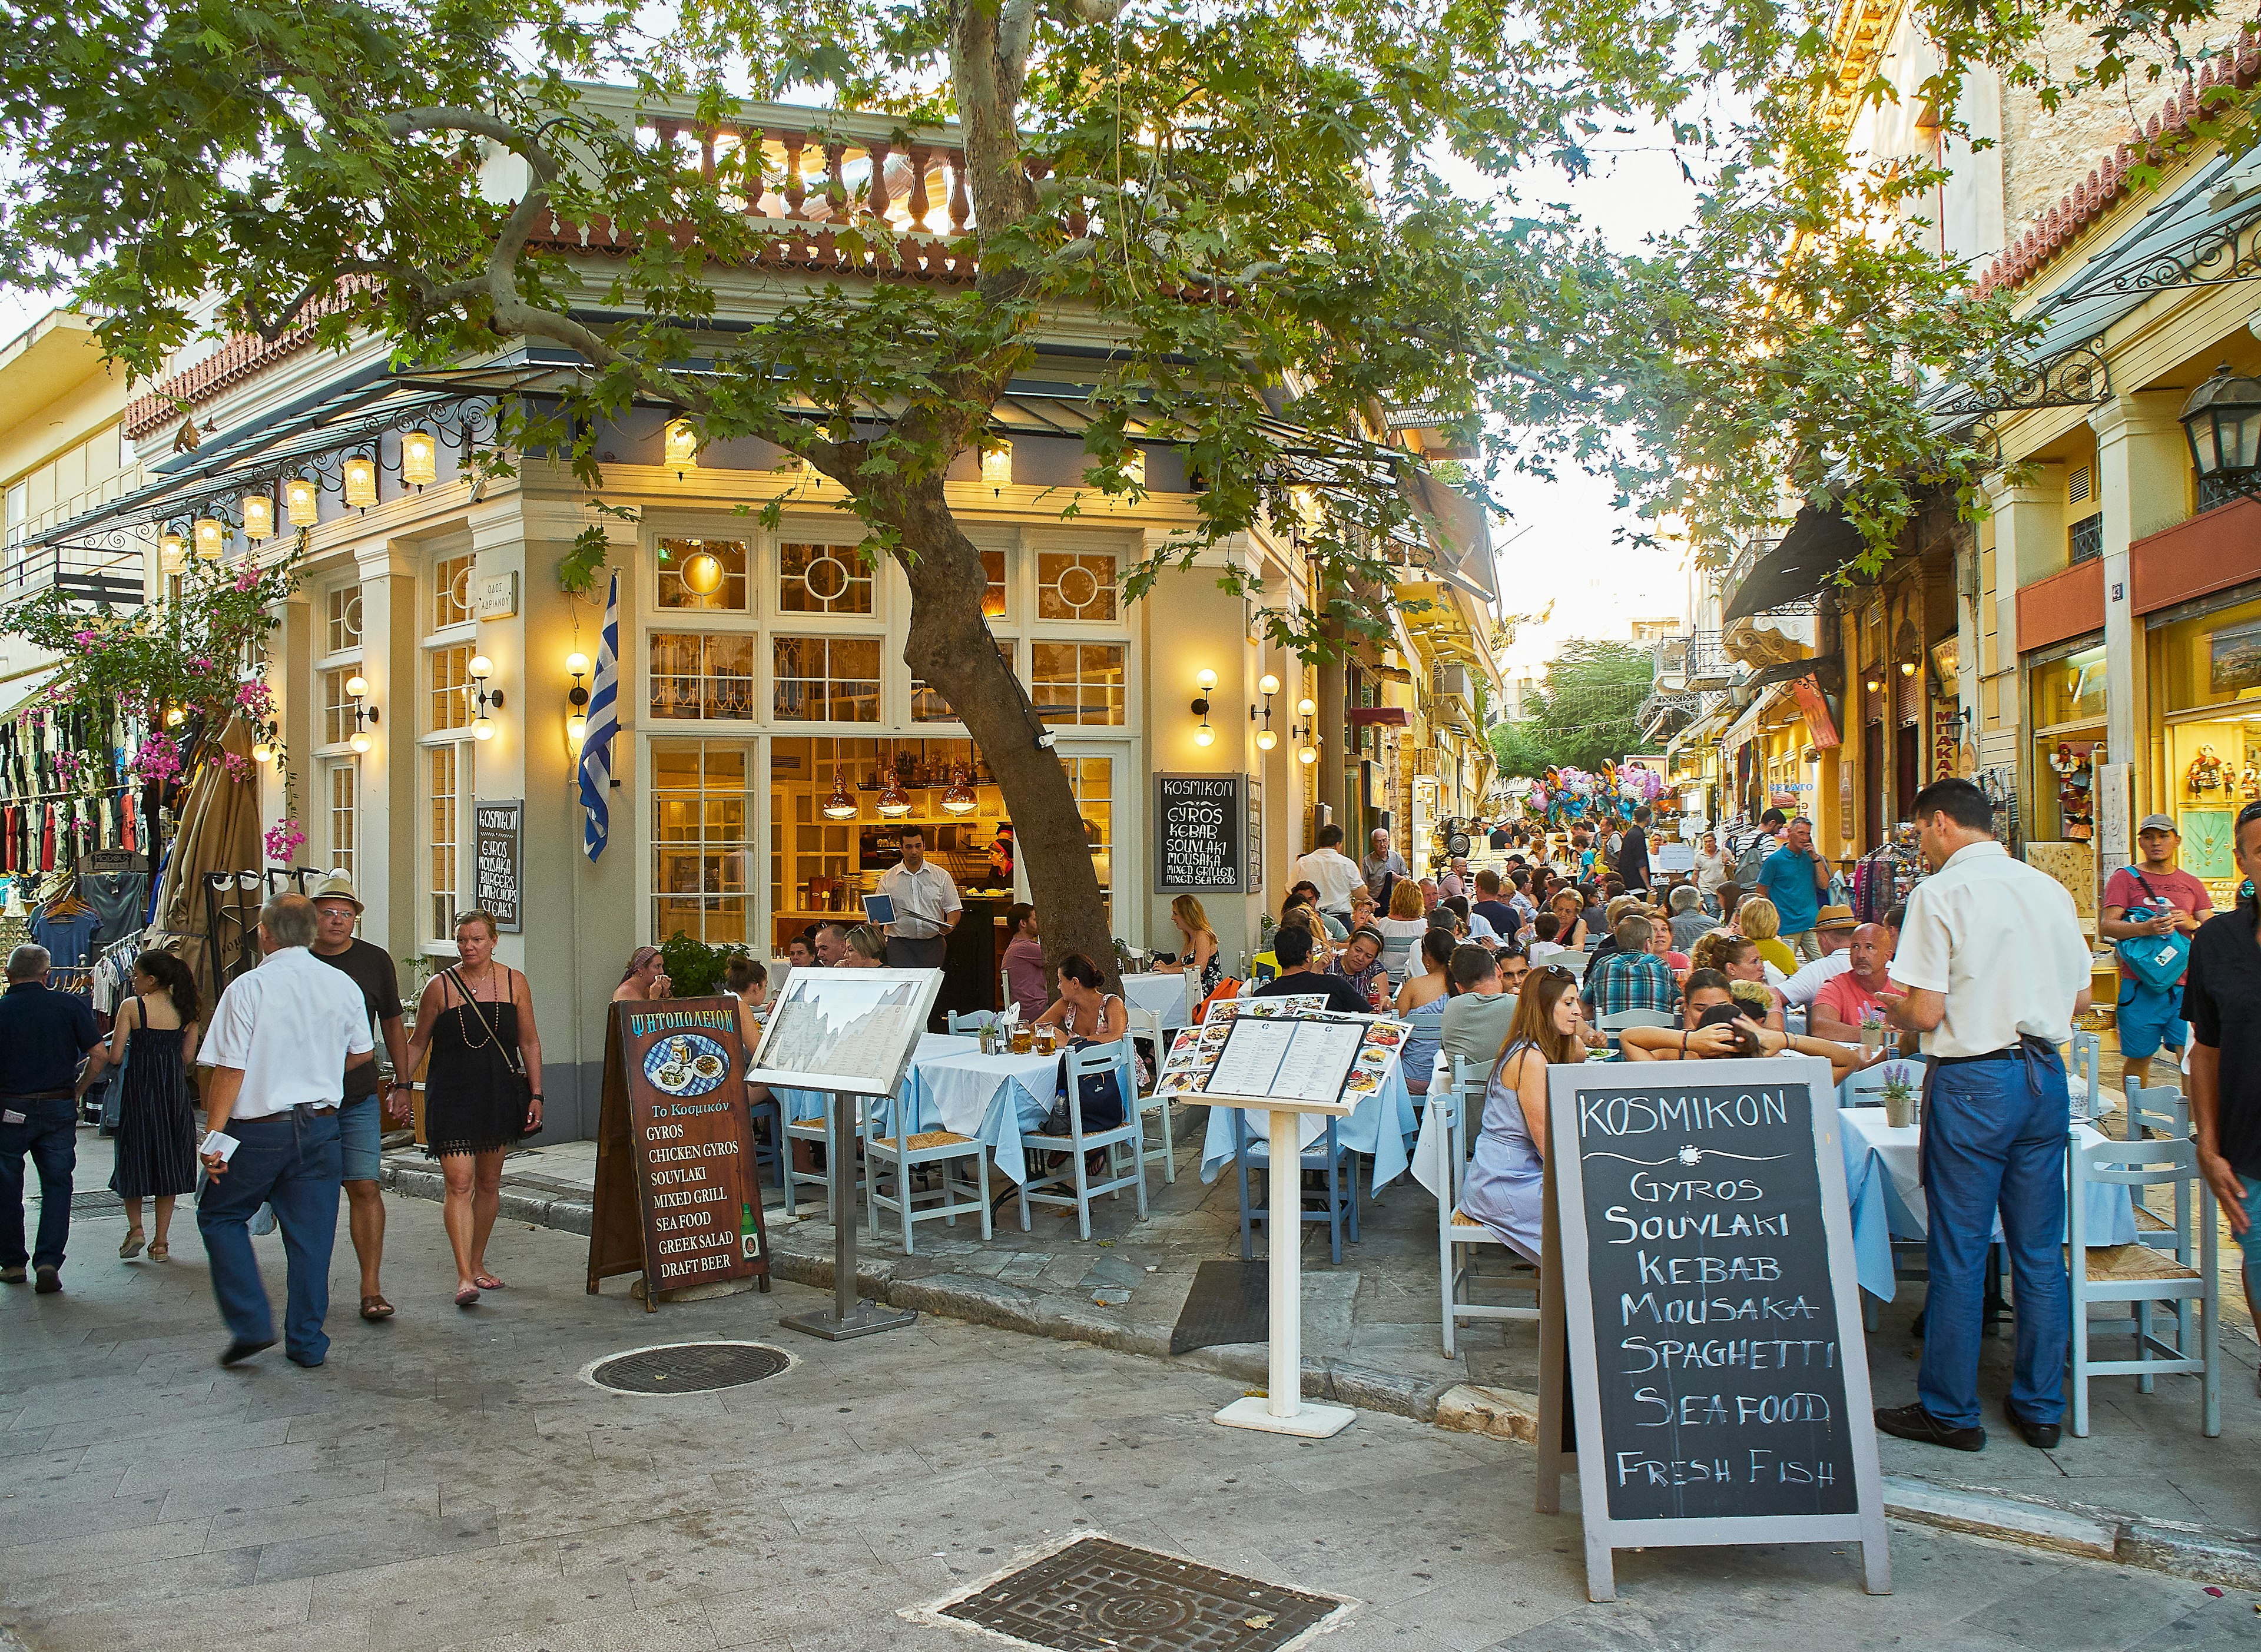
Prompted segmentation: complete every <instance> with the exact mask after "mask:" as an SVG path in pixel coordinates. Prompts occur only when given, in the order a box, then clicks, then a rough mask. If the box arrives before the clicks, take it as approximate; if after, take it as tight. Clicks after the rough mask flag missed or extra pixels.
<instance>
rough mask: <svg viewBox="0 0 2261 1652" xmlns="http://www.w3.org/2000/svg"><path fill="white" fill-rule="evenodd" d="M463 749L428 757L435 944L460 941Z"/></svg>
mask: <svg viewBox="0 0 2261 1652" xmlns="http://www.w3.org/2000/svg"><path fill="white" fill-rule="evenodd" d="M462 750H463V748H462V747H461V746H460V745H457V744H455V743H452V742H451V743H449V744H447V745H440V746H434V747H433V748H432V749H431V751H430V752H429V754H428V756H427V762H428V765H429V766H428V772H429V774H430V776H431V794H430V796H431V813H430V815H429V817H428V818H429V820H430V823H431V830H432V837H431V858H430V862H429V867H430V874H431V880H432V883H431V901H432V906H431V916H432V927H431V928H430V930H427V935H428V936H429V937H430V938H431V939H433V940H435V941H452V940H453V939H455V938H456V889H457V887H458V883H457V878H458V874H459V873H460V872H461V870H462V864H463V863H462V858H461V856H460V855H458V854H457V852H456V849H457V843H458V837H457V830H456V828H457V824H458V822H459V821H460V820H461V818H462V813H463V811H462V807H461V805H462V794H461V787H460V784H459V780H460V776H461V773H462V765H461V762H460V757H461V753H462Z"/></svg>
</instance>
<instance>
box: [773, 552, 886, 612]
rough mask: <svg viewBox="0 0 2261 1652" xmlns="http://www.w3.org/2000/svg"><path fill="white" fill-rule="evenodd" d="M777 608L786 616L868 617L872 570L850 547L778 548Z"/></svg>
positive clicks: (860, 555) (870, 603)
mask: <svg viewBox="0 0 2261 1652" xmlns="http://www.w3.org/2000/svg"><path fill="white" fill-rule="evenodd" d="M778 607H779V608H781V609H783V610H784V611H785V612H786V613H787V614H869V613H871V612H872V570H871V568H870V566H869V565H868V564H866V563H865V560H864V556H863V553H862V552H861V551H860V550H858V549H857V548H856V547H855V546H853V545H805V544H794V543H788V544H782V545H779V547H778Z"/></svg>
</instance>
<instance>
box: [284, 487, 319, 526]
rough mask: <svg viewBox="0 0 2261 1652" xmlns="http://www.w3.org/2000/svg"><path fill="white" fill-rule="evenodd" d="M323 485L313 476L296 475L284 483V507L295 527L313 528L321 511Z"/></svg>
mask: <svg viewBox="0 0 2261 1652" xmlns="http://www.w3.org/2000/svg"><path fill="white" fill-rule="evenodd" d="M321 500H322V485H321V484H320V483H319V482H317V481H315V480H314V478H312V477H311V476H301V477H294V478H291V480H290V481H288V482H285V483H284V485H283V507H284V511H286V512H287V513H288V514H289V515H290V518H291V527H293V528H312V526H313V525H314V523H315V521H316V520H317V519H318V518H319V516H320V514H321V513H320V511H319V508H318V507H319V505H320V504H321Z"/></svg>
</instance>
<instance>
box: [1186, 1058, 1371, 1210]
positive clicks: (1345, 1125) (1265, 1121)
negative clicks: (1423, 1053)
mask: <svg viewBox="0 0 2261 1652" xmlns="http://www.w3.org/2000/svg"><path fill="white" fill-rule="evenodd" d="M1183 1099H1184V1100H1186V1101H1188V1102H1195V1103H1198V1102H1199V1101H1200V1100H1201V1097H1200V1096H1198V1095H1188V1096H1186V1097H1184V1098H1183ZM1240 1111H1243V1110H1242V1109H1238V1108H1231V1107H1212V1108H1210V1109H1209V1133H1208V1135H1207V1136H1205V1137H1204V1138H1202V1181H1203V1182H1214V1181H1216V1180H1217V1177H1218V1176H1220V1175H1222V1174H1224V1172H1225V1170H1227V1169H1228V1168H1229V1167H1231V1164H1232V1116H1233V1114H1234V1113H1236V1112H1240ZM1245 1111H1246V1116H1247V1119H1248V1134H1249V1138H1250V1139H1251V1140H1252V1141H1263V1140H1264V1139H1265V1137H1266V1134H1267V1131H1269V1129H1270V1128H1271V1120H1270V1117H1269V1116H1268V1115H1267V1114H1265V1113H1262V1112H1259V1111H1256V1110H1245ZM1338 1123H1339V1128H1338V1130H1337V1132H1336V1134H1337V1137H1338V1138H1339V1140H1340V1141H1341V1142H1342V1143H1343V1145H1344V1146H1347V1147H1349V1148H1350V1149H1351V1150H1352V1151H1353V1153H1367V1154H1370V1155H1371V1156H1372V1158H1373V1160H1374V1180H1373V1182H1371V1183H1370V1184H1369V1185H1370V1188H1371V1189H1372V1190H1374V1191H1379V1190H1380V1189H1382V1188H1383V1187H1386V1186H1387V1185H1388V1184H1389V1183H1390V1182H1394V1181H1396V1179H1397V1177H1398V1176H1400V1175H1402V1174H1403V1173H1404V1170H1405V1165H1406V1158H1405V1138H1406V1137H1407V1136H1409V1135H1410V1134H1411V1133H1412V1131H1413V1126H1414V1115H1413V1093H1412V1092H1411V1091H1410V1090H1409V1089H1407V1088H1405V1077H1404V1073H1403V1066H1402V1064H1400V1065H1395V1066H1392V1067H1390V1069H1389V1082H1388V1083H1386V1084H1384V1085H1383V1086H1382V1088H1380V1089H1378V1090H1376V1091H1375V1093H1374V1094H1373V1095H1369V1096H1367V1098H1366V1099H1365V1100H1364V1101H1362V1102H1360V1103H1359V1104H1358V1106H1357V1108H1356V1109H1355V1110H1353V1112H1352V1113H1351V1114H1350V1116H1349V1117H1346V1118H1344V1119H1341V1120H1339V1121H1338ZM1303 1129H1304V1131H1306V1133H1307V1134H1308V1135H1309V1136H1310V1138H1317V1137H1320V1136H1324V1135H1325V1134H1326V1129H1327V1121H1326V1120H1325V1118H1324V1117H1322V1116H1320V1115H1318V1114H1317V1113H1311V1114H1306V1115H1305V1116H1304V1124H1303ZM1268 1150H1269V1148H1268V1144H1267V1152H1268Z"/></svg>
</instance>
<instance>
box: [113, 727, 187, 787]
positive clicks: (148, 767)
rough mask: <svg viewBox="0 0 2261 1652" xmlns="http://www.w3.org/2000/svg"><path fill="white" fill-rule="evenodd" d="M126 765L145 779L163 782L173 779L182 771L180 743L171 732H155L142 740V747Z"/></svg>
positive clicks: (130, 770)
mask: <svg viewBox="0 0 2261 1652" xmlns="http://www.w3.org/2000/svg"><path fill="white" fill-rule="evenodd" d="M126 768H127V770H128V771H129V772H132V773H133V774H135V775H137V776H138V777H140V779H145V780H155V781H157V782H159V783H160V784H162V783H163V782H164V781H167V780H169V779H175V778H176V777H177V776H178V775H179V774H180V772H181V747H180V743H179V742H178V741H176V740H175V739H174V738H173V736H170V735H169V734H153V735H151V736H148V737H147V739H145V740H143V741H142V742H141V749H140V751H136V752H135V753H134V754H133V762H131V763H129V764H127V765H126Z"/></svg>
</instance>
